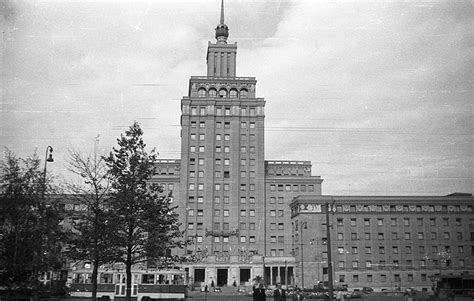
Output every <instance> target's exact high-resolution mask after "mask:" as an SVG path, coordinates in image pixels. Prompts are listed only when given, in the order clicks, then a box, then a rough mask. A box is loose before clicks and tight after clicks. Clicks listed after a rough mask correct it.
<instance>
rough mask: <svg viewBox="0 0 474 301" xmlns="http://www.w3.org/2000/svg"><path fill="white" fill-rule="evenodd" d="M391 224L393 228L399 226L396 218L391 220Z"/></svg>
mask: <svg viewBox="0 0 474 301" xmlns="http://www.w3.org/2000/svg"><path fill="white" fill-rule="evenodd" d="M390 224H391V225H392V226H397V225H398V222H397V219H396V218H391V219H390Z"/></svg>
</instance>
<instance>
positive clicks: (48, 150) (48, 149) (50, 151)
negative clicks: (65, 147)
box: [43, 145, 54, 196]
mask: <svg viewBox="0 0 474 301" xmlns="http://www.w3.org/2000/svg"><path fill="white" fill-rule="evenodd" d="M48 154H49V156H48ZM48 162H54V159H53V148H52V147H51V146H49V145H48V147H46V155H45V158H44V171H43V185H44V186H43V196H44V194H45V193H46V164H47V163H48Z"/></svg>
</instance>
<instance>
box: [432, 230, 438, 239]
mask: <svg viewBox="0 0 474 301" xmlns="http://www.w3.org/2000/svg"><path fill="white" fill-rule="evenodd" d="M431 239H433V240H435V239H438V233H436V232H431Z"/></svg>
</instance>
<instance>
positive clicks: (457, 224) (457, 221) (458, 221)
mask: <svg viewBox="0 0 474 301" xmlns="http://www.w3.org/2000/svg"><path fill="white" fill-rule="evenodd" d="M456 226H461V219H460V218H456Z"/></svg>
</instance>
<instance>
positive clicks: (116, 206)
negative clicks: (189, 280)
mask: <svg viewBox="0 0 474 301" xmlns="http://www.w3.org/2000/svg"><path fill="white" fill-rule="evenodd" d="M142 136H143V131H142V129H141V128H140V126H139V125H138V123H137V122H135V123H134V124H133V125H132V126H131V127H130V128H129V130H127V131H126V132H125V135H124V134H122V135H121V137H120V138H119V139H117V142H118V146H119V147H118V148H113V151H112V152H110V154H109V156H108V157H107V158H106V159H105V161H106V163H107V166H108V167H109V174H110V177H111V179H112V188H113V189H112V193H111V203H110V204H111V207H112V210H111V211H112V212H113V215H114V221H113V224H114V226H115V227H116V228H115V229H114V231H113V233H114V238H113V247H114V248H115V249H116V250H117V252H116V256H117V261H118V262H122V263H124V264H125V270H126V300H127V301H128V300H130V298H131V287H132V284H131V279H132V277H131V270H132V266H133V265H135V264H138V263H143V262H150V261H154V262H155V263H156V264H157V265H160V266H161V265H163V264H167V263H169V262H173V261H175V260H178V258H177V257H172V256H171V255H170V253H169V250H170V249H172V248H180V247H182V246H183V245H184V242H183V240H182V237H183V232H182V231H180V230H179V226H180V224H179V223H178V215H177V213H175V211H174V209H175V207H171V198H170V195H163V188H162V187H160V186H159V185H156V184H150V182H149V180H150V179H151V178H152V176H153V174H154V171H155V168H154V162H155V160H156V153H155V151H154V150H153V151H152V152H151V153H150V154H148V153H147V152H146V151H145V146H146V145H145V143H144V142H143V139H142Z"/></svg>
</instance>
